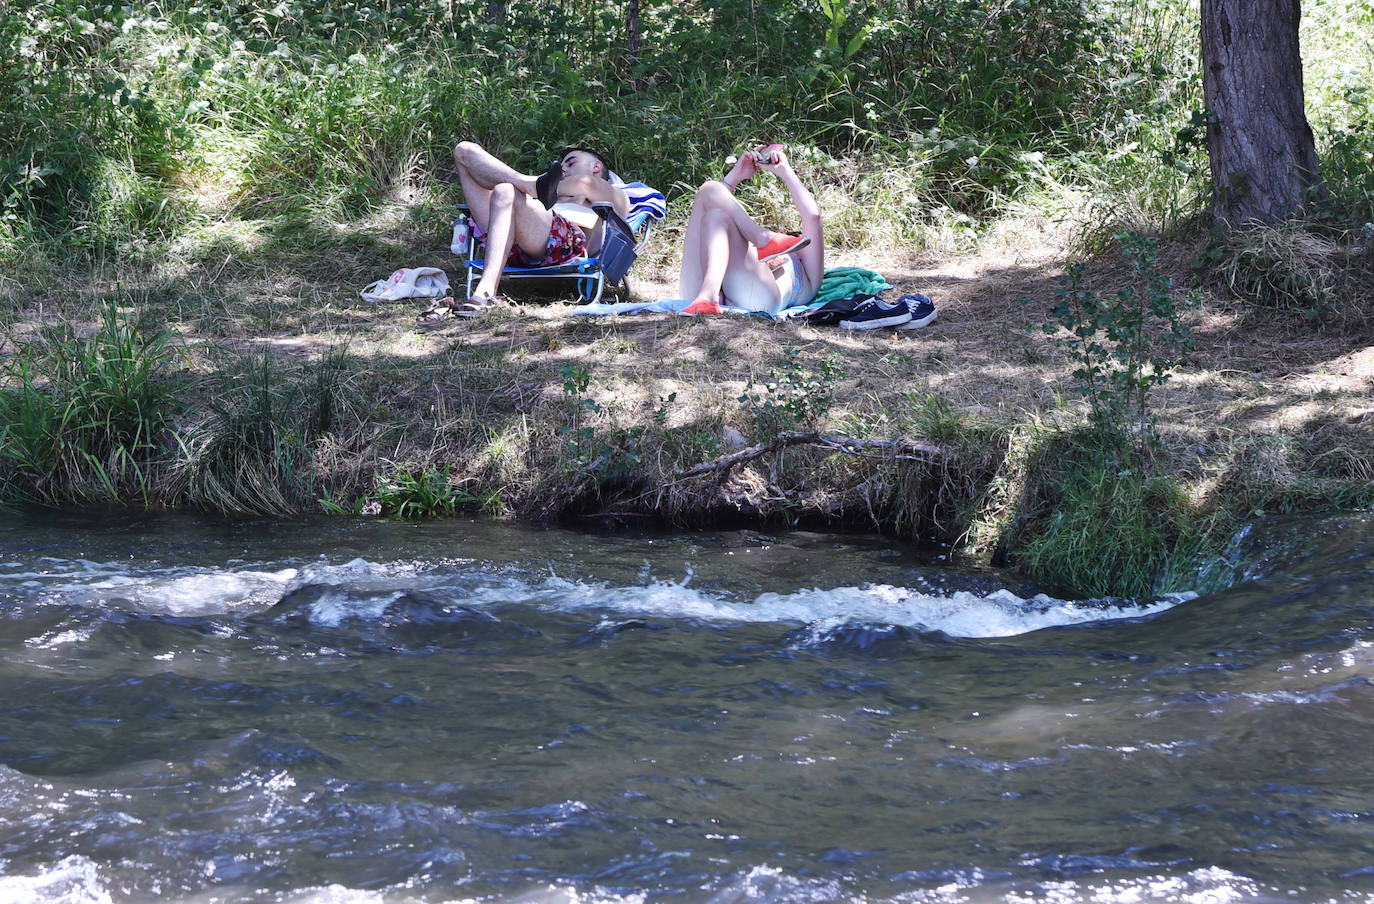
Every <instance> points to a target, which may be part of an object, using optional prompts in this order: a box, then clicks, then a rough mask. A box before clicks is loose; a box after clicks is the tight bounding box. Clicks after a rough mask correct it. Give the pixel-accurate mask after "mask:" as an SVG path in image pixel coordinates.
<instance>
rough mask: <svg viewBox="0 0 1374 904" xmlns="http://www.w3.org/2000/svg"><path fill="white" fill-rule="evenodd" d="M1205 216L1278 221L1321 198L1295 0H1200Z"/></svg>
mask: <svg viewBox="0 0 1374 904" xmlns="http://www.w3.org/2000/svg"><path fill="white" fill-rule="evenodd" d="M1201 14H1202V92H1203V96H1204V98H1205V100H1206V104H1207V109H1208V111H1209V115H1208V127H1207V152H1208V155H1209V157H1210V158H1211V164H1212V215H1213V217H1214V218H1215V220H1216V222H1217V224H1218V225H1220V226H1222V227H1224V228H1230V227H1236V226H1244V225H1246V224H1253V223H1263V224H1272V223H1279V222H1282V221H1284V220H1287V219H1289V218H1290V217H1292V216H1293V215H1294V214H1296V213H1298V212H1299V211H1300V210H1301V209H1302V207H1303V205H1304V204H1305V203H1307V202H1309V201H1316V200H1321V199H1323V198H1325V196H1326V188H1325V186H1324V184H1323V182H1322V177H1321V166H1320V164H1319V162H1318V160H1317V149H1316V145H1315V142H1314V141H1313V138H1312V127H1311V126H1310V125H1309V124H1308V122H1307V112H1306V110H1305V109H1304V107H1303V85H1302V54H1301V52H1300V50H1299V47H1298V19H1299V17H1300V16H1301V8H1300V0H1202V2H1201Z"/></svg>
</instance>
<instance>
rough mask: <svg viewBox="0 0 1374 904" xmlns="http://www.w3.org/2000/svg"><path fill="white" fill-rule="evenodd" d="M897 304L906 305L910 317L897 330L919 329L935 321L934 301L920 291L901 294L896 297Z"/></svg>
mask: <svg viewBox="0 0 1374 904" xmlns="http://www.w3.org/2000/svg"><path fill="white" fill-rule="evenodd" d="M897 304H904V305H906V309H907V310H908V311H910V312H911V319H910V320H908V321H907V322H906V323H904V324H902V325H901V326H899V327H897V329H899V330H919V329H920V328H921V327H923V326H929V325H930V324H932V323H934V322H935V302H933V301H931V300H930V299H929V298H927V297H926V296H924V295H921V294H920V293H917V294H915V295H903V296H902V297H901V298H899V299H897Z"/></svg>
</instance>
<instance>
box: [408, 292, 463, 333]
mask: <svg viewBox="0 0 1374 904" xmlns="http://www.w3.org/2000/svg"><path fill="white" fill-rule="evenodd" d="M453 305H454V301H453V296H452V295H446V296H444V297H443V298H440V299H439V300H438V301H436V302H434V304H432V305H430V306H429V307H428V308H425V310H423V311H421V312H420V314H419V315H418V316H417V317H416V318H415V325H416V326H418V327H424V328H426V329H428V328H430V327H436V326H439V325H441V324H444V323H447V322H448V321H450V320H452V319H453Z"/></svg>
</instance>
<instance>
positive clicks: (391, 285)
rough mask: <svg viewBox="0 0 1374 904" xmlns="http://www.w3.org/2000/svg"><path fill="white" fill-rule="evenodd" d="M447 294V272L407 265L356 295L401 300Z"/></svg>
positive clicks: (373, 298) (372, 299) (365, 299)
mask: <svg viewBox="0 0 1374 904" xmlns="http://www.w3.org/2000/svg"><path fill="white" fill-rule="evenodd" d="M447 294H448V274H447V273H445V272H444V271H443V270H440V269H439V268H438V267H407V268H403V269H400V270H397V271H396V272H395V273H393V274H391V276H389V277H387V278H386V279H379V280H377V281H376V282H374V283H372V284H371V285H369V286H367V287H366V288H364V289H363V290H362V291H361V292H359V293H358V295H359V296H360V297H361V298H362V300H363V301H370V302H374V303H375V302H378V301H402V300H404V299H407V298H443V297H444V296H445V295H447Z"/></svg>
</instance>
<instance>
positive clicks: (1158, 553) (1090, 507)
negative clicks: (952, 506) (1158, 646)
mask: <svg viewBox="0 0 1374 904" xmlns="http://www.w3.org/2000/svg"><path fill="white" fill-rule="evenodd" d="M1078 442H1079V443H1081V444H1082V445H1081V446H1080V449H1079V450H1078V452H1073V451H1068V452H1066V453H1065V455H1066V457H1067V458H1068V462H1067V463H1066V464H1065V465H1063V466H1062V467H1058V468H1051V470H1052V471H1053V473H1054V479H1052V480H1051V481H1049V482H1048V483H1047V484H1046V485H1044V486H1042V487H1041V492H1042V493H1046V494H1049V495H1050V497H1051V499H1050V501H1049V503H1048V505H1047V508H1046V512H1047V514H1046V515H1045V517H1044V518H1043V519H1041V520H1038V521H1037V522H1036V523H1035V526H1034V527H1033V528H1031V527H1025V528H1023V529H1022V531H1021V535H1020V543H1019V544H1018V545H1016V546H1015V547H1014V549H1013V554H1014V556H1015V558H1016V561H1017V564H1018V566H1019V567H1020V568H1021V569H1022V570H1023V571H1024V572H1025V573H1026V574H1027V575H1028V576H1030V577H1031V578H1033V579H1035V580H1038V581H1042V582H1044V583H1046V584H1049V585H1051V586H1054V587H1057V588H1062V589H1063V590H1065V591H1067V592H1069V593H1072V594H1074V595H1083V596H1089V597H1129V598H1133V599H1144V598H1149V597H1151V596H1155V595H1158V594H1161V593H1166V592H1169V591H1175V590H1186V589H1192V582H1191V578H1192V576H1193V575H1194V574H1195V572H1196V568H1197V566H1198V565H1199V564H1200V563H1201V562H1202V560H1203V558H1204V557H1205V555H1206V554H1207V552H1208V550H1209V549H1210V544H1211V543H1212V542H1213V540H1212V539H1211V537H1213V536H1214V535H1215V532H1213V531H1209V529H1208V527H1207V524H1206V521H1205V519H1201V518H1199V517H1198V516H1197V513H1196V512H1195V511H1193V509H1192V507H1191V506H1190V504H1189V503H1188V500H1187V498H1186V496H1185V494H1184V492H1183V490H1182V488H1181V487H1180V485H1179V484H1178V483H1177V482H1176V481H1174V480H1173V479H1171V478H1168V477H1163V476H1158V475H1149V474H1147V473H1146V472H1145V471H1144V470H1143V469H1141V468H1139V467H1129V466H1126V465H1125V464H1124V463H1123V461H1122V460H1121V459H1118V458H1117V457H1116V456H1115V455H1113V454H1112V453H1111V451H1110V448H1109V447H1108V448H1102V447H1099V446H1096V445H1095V440H1094V438H1093V437H1091V436H1088V437H1079V438H1078ZM1084 452H1086V454H1083V453H1084Z"/></svg>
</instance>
